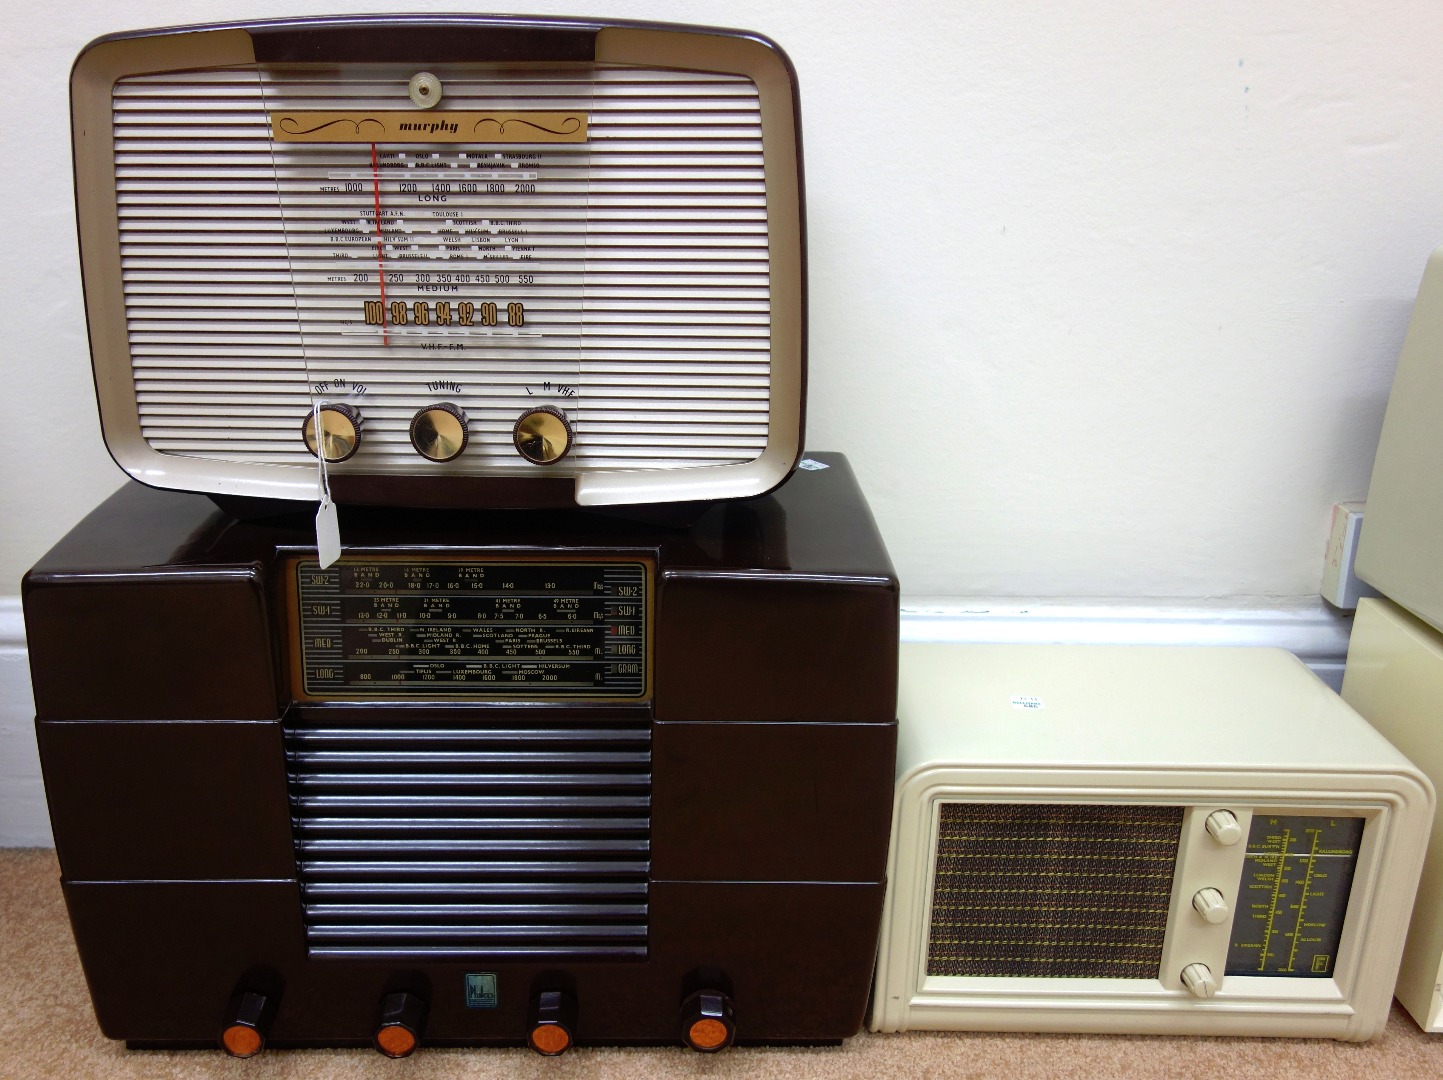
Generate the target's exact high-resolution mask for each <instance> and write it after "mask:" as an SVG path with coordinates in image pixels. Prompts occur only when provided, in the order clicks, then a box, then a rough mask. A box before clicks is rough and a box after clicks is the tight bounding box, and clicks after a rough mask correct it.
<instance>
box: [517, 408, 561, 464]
mask: <svg viewBox="0 0 1443 1080" xmlns="http://www.w3.org/2000/svg"><path fill="white" fill-rule="evenodd" d="M511 441H512V442H513V443H515V444H516V452H517V453H518V454H520V455H521V456H522V457H524V458H525V459H526V460H527V461H530V462H533V463H535V464H537V465H554V464H556V462H558V461H560V460H561V459H562V458H564V457H565V456H566V455H567V454H568V453H569V452H570V450H571V424H570V423H569V422H568V421H567V419H566V414H565V413H564V412H562V411H561V410H560V409H557V408H554V407H553V406H551V405H541V406H538V407H537V408H534V409H527V410H526V411H525V412H524V413H522V414H521V419H519V420H517V421H516V426H515V427H514V428H512V429H511Z"/></svg>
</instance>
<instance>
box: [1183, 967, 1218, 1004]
mask: <svg viewBox="0 0 1443 1080" xmlns="http://www.w3.org/2000/svg"><path fill="white" fill-rule="evenodd" d="M1182 984H1183V985H1184V986H1186V987H1187V988H1188V990H1189V991H1190V992H1191V993H1192V994H1193V995H1194V996H1196V997H1200V998H1210V997H1212V996H1213V995H1214V994H1216V993H1217V992H1218V981H1217V980H1216V979H1214V978H1213V972H1212V968H1210V967H1208V966H1207V965H1206V964H1189V965H1188V966H1187V967H1185V968H1183V969H1182Z"/></svg>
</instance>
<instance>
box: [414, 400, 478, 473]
mask: <svg viewBox="0 0 1443 1080" xmlns="http://www.w3.org/2000/svg"><path fill="white" fill-rule="evenodd" d="M469 439H470V433H469V432H468V430H467V428H466V414H465V413H464V412H462V411H461V409H460V407H459V406H457V405H452V404H451V403H450V402H449V401H441V402H437V403H436V404H435V405H427V406H426V407H425V408H424V409H422V410H421V411H420V412H418V413H417V414H416V415H415V416H413V417H411V445H412V446H414V447H415V448H416V453H418V454H420V455H421V456H422V457H423V458H429V459H430V460H431V461H453V460H455V459H456V458H458V457H460V456H461V451H463V450H465V449H466V443H467V441H468V440H469Z"/></svg>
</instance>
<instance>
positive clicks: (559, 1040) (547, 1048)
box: [531, 1024, 571, 1057]
mask: <svg viewBox="0 0 1443 1080" xmlns="http://www.w3.org/2000/svg"><path fill="white" fill-rule="evenodd" d="M531 1046H532V1048H533V1049H535V1050H536V1052H537V1053H540V1054H546V1055H547V1056H548V1057H554V1056H555V1055H557V1054H561V1053H564V1052H565V1051H566V1050H568V1049H569V1048H570V1047H571V1034H570V1033H569V1032H568V1031H567V1030H566V1029H565V1028H564V1027H562V1026H561V1025H560V1024H540V1025H538V1026H536V1027H534V1028H532V1029H531Z"/></svg>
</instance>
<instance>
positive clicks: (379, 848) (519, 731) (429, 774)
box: [286, 715, 651, 960]
mask: <svg viewBox="0 0 1443 1080" xmlns="http://www.w3.org/2000/svg"><path fill="white" fill-rule="evenodd" d="M323 719H324V716H323V715H322V716H321V717H320V720H323ZM320 720H317V721H315V722H312V721H309V720H308V721H303V722H301V723H298V724H294V725H292V726H290V727H288V728H287V731H286V746H287V759H288V767H289V771H290V781H291V789H292V799H293V804H294V819H293V823H294V830H295V837H296V854H297V859H298V862H299V866H300V873H301V883H302V891H303V896H304V901H305V922H306V941H307V945H308V947H309V950H310V953H311V955H312V956H327V957H381V958H389V959H405V958H407V957H426V958H458V959H460V958H478V959H481V958H497V959H501V958H516V957H525V958H558V959H562V958H569V959H578V958H587V959H613V960H614V959H633V958H644V957H645V956H646V945H647V877H648V868H649V850H650V820H651V818H650V804H651V798H650V789H651V736H650V725H649V723H648V722H645V721H625V722H623V721H616V720H608V721H570V722H566V723H558V724H551V725H548V724H535V725H530V724H528V725H526V726H514V727H513V726H503V727H488V726H485V725H484V723H483V722H479V721H469V722H465V723H457V724H446V725H442V724H424V725H420V726H417V727H413V728H412V727H405V726H401V725H396V724H387V725H385V726H363V725H359V724H357V725H342V724H336V725H332V724H327V723H323V722H320Z"/></svg>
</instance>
